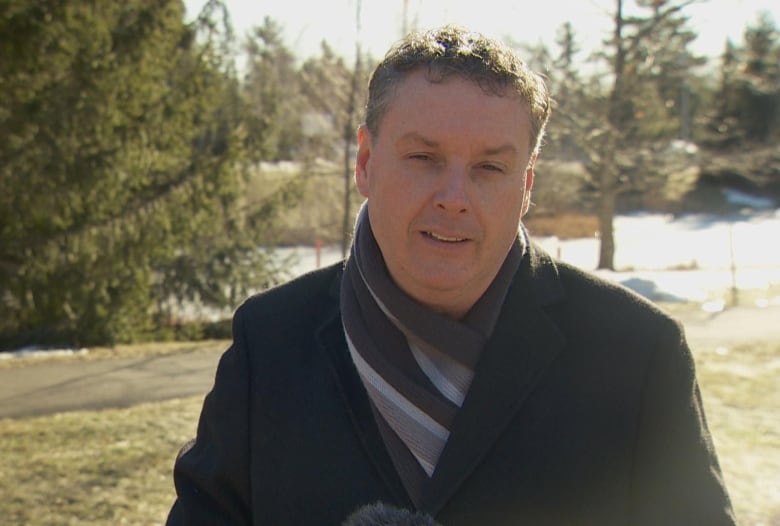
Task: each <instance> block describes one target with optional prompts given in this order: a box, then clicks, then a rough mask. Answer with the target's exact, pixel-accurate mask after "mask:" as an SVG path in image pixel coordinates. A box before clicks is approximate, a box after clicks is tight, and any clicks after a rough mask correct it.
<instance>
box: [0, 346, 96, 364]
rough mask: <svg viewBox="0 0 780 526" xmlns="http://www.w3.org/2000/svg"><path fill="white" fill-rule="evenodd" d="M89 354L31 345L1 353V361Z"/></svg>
mask: <svg viewBox="0 0 780 526" xmlns="http://www.w3.org/2000/svg"><path fill="white" fill-rule="evenodd" d="M87 353H89V350H88V349H85V348H81V349H75V348H63V349H50V348H46V347H40V346H38V345H31V346H29V347H22V348H21V349H17V350H14V351H10V352H2V353H0V360H15V359H18V358H49V357H51V356H81V355H85V354H87Z"/></svg>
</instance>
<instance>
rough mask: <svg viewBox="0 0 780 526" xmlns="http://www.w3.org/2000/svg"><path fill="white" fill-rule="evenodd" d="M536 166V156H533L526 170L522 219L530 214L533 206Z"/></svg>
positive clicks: (521, 211)
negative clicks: (529, 210)
mask: <svg viewBox="0 0 780 526" xmlns="http://www.w3.org/2000/svg"><path fill="white" fill-rule="evenodd" d="M535 165H536V154H533V155H532V156H531V159H530V160H529V161H528V166H526V168H525V194H523V207H522V208H521V210H520V217H523V216H524V215H525V214H526V213H528V208H529V207H530V206H531V190H532V189H533V187H534V178H535V177H536V174H535V173H534V166H535Z"/></svg>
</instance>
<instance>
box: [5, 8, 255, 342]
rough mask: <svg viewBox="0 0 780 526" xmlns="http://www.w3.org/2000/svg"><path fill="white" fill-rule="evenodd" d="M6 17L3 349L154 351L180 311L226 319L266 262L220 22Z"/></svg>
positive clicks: (47, 12) (169, 14)
mask: <svg viewBox="0 0 780 526" xmlns="http://www.w3.org/2000/svg"><path fill="white" fill-rule="evenodd" d="M209 4H210V5H211V4H216V3H215V2H213V1H212V2H210V3H209ZM2 9H3V12H2V13H0V35H2V36H0V51H2V53H1V54H2V56H3V57H8V60H5V58H4V60H3V61H2V62H0V92H2V93H3V94H4V95H3V97H2V99H0V181H1V183H0V185H1V186H2V188H3V192H0V309H2V310H1V312H0V346H3V347H8V346H15V345H21V344H26V343H32V342H34V343H40V344H47V343H60V344H62V343H68V344H78V345H86V344H93V343H103V344H105V343H113V342H118V341H130V340H133V339H138V338H143V337H145V336H146V335H149V334H150V333H151V332H152V331H153V330H154V329H155V324H156V323H159V322H160V320H161V318H162V317H164V315H165V314H166V309H165V307H164V306H165V304H166V303H167V302H168V300H169V299H170V298H171V297H173V298H177V297H178V298H179V299H182V298H184V297H187V296H189V297H193V296H194V295H198V294H204V293H205V292H206V291H210V293H211V294H212V296H213V298H212V299H213V300H214V302H215V303H217V304H220V305H222V306H224V305H225V298H224V297H217V296H219V295H220V294H222V292H221V291H222V290H223V288H224V287H225V283H224V282H219V281H220V279H221V278H222V277H225V276H227V275H235V272H233V270H232V269H235V268H241V266H242V263H243V262H245V261H246V260H247V259H251V254H252V252H256V250H255V247H251V248H250V247H248V246H246V243H247V242H251V239H247V240H246V241H244V240H240V238H237V237H236V236H235V234H236V233H237V232H238V231H245V230H246V227H245V225H246V223H247V218H246V217H244V216H241V215H239V214H238V213H236V212H235V210H234V206H233V205H234V203H235V202H236V200H237V199H238V196H239V193H240V181H241V179H240V177H239V175H240V173H239V170H238V167H239V166H240V163H239V161H240V156H241V151H240V147H239V146H240V144H239V139H240V134H239V129H240V128H239V124H240V123H239V122H238V121H237V113H238V111H239V110H238V108H237V107H236V106H235V104H234V105H233V107H232V109H231V104H230V101H231V100H233V101H234V102H235V100H236V98H235V96H234V93H235V83H231V80H230V79H229V78H228V77H226V76H225V71H223V70H221V69H220V67H221V65H222V64H224V59H225V57H223V56H222V54H221V53H222V52H223V51H224V49H221V48H218V47H216V46H215V45H214V42H213V41H211V40H209V38H207V37H204V35H203V33H202V32H201V31H200V30H201V29H202V28H203V27H205V25H207V24H206V22H207V21H206V20H205V19H201V20H200V22H199V24H196V25H194V26H187V25H185V24H184V23H183V7H182V4H181V2H179V1H176V0H130V1H127V2H98V3H85V2H80V1H78V0H68V1H61V0H48V1H44V0H42V1H41V2H35V3H34V4H31V3H29V2H25V1H23V0H18V1H17V0H14V1H10V2H5V3H4V4H3V7H2ZM236 239H239V241H235V240H236ZM220 251H223V252H224V253H226V254H229V255H230V257H231V258H233V260H228V259H225V260H223V261H222V263H221V264H222V265H223V266H225V267H226V268H228V269H230V272H228V271H224V270H223V271H222V274H220V270H219V269H216V268H214V267H215V266H217V265H218V264H217V263H215V260H213V259H212V258H211V255H213V254H215V253H218V252H220ZM192 255H197V257H191V256H192ZM239 256H240V257H239ZM188 257H189V258H190V260H191V261H194V262H195V263H193V265H192V270H193V276H196V277H197V279H195V277H193V278H192V280H190V281H189V283H190V284H193V283H195V284H197V283H200V284H201V285H200V286H198V285H193V287H194V289H191V290H186V287H184V288H183V287H177V286H174V285H175V284H176V283H179V284H181V283H183V282H184V276H185V275H184V274H176V273H175V272H173V271H172V269H175V268H180V265H179V264H180V263H181V261H182V260H183V259H186V258H188ZM177 265H179V267H177ZM261 270H262V267H258V270H257V273H258V274H259V273H260V272H261ZM255 279H256V280H257V281H261V280H262V279H263V278H262V276H255ZM203 284H205V285H203ZM239 284H240V285H241V284H242V283H241V282H239ZM243 285H244V286H246V282H243ZM215 291H216V292H215ZM223 296H224V295H223Z"/></svg>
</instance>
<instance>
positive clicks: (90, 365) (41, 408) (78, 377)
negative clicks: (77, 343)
mask: <svg viewBox="0 0 780 526" xmlns="http://www.w3.org/2000/svg"><path fill="white" fill-rule="evenodd" d="M220 355H221V351H217V352H215V351H188V352H182V353H177V354H171V355H166V356H146V357H140V358H122V359H106V360H94V361H75V360H74V361H73V362H67V361H64V362H63V361H58V362H55V363H42V364H35V365H29V366H26V367H14V368H9V369H0V418H7V417H12V418H13V417H21V416H37V415H45V414H51V413H58V412H61V411H72V410H75V409H103V408H108V407H129V406H131V405H135V404H139V403H142V402H151V401H155V400H167V399H170V398H181V397H185V396H193V395H198V394H205V393H206V392H208V390H209V389H210V388H211V385H212V383H213V381H214V373H215V371H216V367H217V362H218V360H219V357H220Z"/></svg>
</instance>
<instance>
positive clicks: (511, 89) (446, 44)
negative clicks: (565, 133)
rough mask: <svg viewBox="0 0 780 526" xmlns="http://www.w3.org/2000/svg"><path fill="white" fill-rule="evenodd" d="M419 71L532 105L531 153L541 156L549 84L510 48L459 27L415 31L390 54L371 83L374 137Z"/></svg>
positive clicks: (369, 116) (430, 77)
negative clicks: (398, 95) (398, 90)
mask: <svg viewBox="0 0 780 526" xmlns="http://www.w3.org/2000/svg"><path fill="white" fill-rule="evenodd" d="M415 71H424V72H425V74H426V78H427V79H428V81H429V82H435V83H438V82H443V81H445V80H447V79H448V78H450V77H453V76H457V77H460V78H463V79H465V80H470V81H472V82H475V83H476V84H477V85H479V86H480V87H481V88H482V89H483V90H484V91H485V92H486V93H489V94H491V95H498V96H507V95H512V94H514V95H515V96H517V97H518V98H519V99H520V100H522V101H525V102H527V103H528V107H529V110H530V119H531V144H530V149H531V153H537V152H538V150H539V147H540V146H541V142H542V138H543V136H544V129H545V126H546V125H547V120H548V119H549V117H550V111H551V106H552V101H551V100H550V94H549V92H548V91H547V86H546V85H545V83H544V80H543V79H542V77H541V76H540V75H539V74H537V73H535V72H534V71H532V70H531V69H530V68H529V67H528V66H527V65H526V64H525V63H524V62H523V61H522V60H521V59H520V58H519V57H518V56H517V55H516V54H515V53H514V52H513V51H512V50H511V49H510V48H509V47H508V46H506V45H504V44H502V43H501V42H499V41H497V40H493V39H490V38H487V37H485V36H483V35H481V34H479V33H474V32H471V31H468V30H466V29H464V28H462V27H458V26H444V27H442V28H439V29H434V30H431V31H427V32H424V33H411V34H410V35H408V36H407V37H406V38H404V39H403V40H401V41H400V42H399V43H398V44H396V45H395V46H394V47H392V48H391V49H390V51H388V52H387V54H386V55H385V58H384V59H383V60H382V62H380V63H379V65H378V66H377V67H376V69H374V72H373V73H372V75H371V80H370V81H369V83H368V102H367V103H366V127H367V128H368V131H369V132H370V133H371V134H372V135H377V133H378V132H379V124H380V121H381V120H382V117H383V116H384V115H385V113H386V112H387V108H388V106H389V104H390V102H391V100H392V98H393V94H394V92H395V88H396V87H397V86H398V84H400V83H401V81H402V80H404V79H405V78H406V76H407V75H409V74H410V73H412V72H415Z"/></svg>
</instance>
